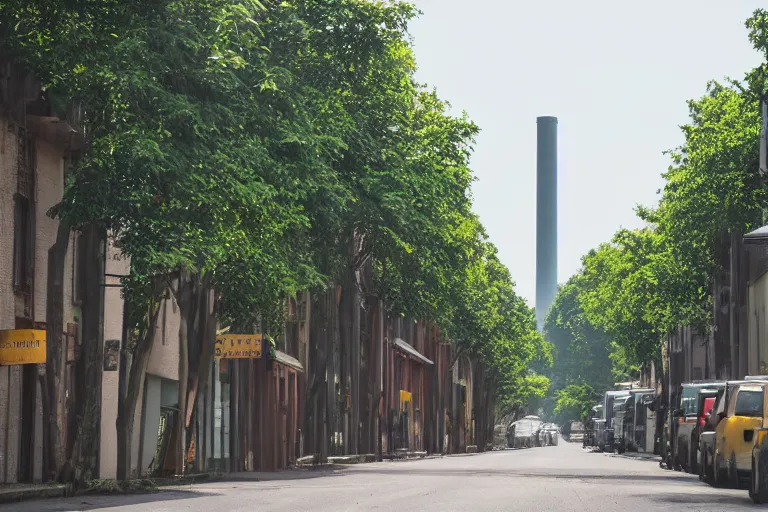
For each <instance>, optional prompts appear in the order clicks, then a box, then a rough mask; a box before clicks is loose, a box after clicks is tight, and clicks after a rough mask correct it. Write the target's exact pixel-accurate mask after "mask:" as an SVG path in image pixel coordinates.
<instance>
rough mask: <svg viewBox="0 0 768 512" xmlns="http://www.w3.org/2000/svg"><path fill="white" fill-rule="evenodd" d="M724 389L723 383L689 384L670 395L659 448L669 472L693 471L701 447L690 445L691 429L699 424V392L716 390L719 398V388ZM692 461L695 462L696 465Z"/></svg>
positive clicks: (672, 391)
mask: <svg viewBox="0 0 768 512" xmlns="http://www.w3.org/2000/svg"><path fill="white" fill-rule="evenodd" d="M722 386H723V383H722V382H711V381H707V382H687V383H684V384H680V386H679V388H677V389H674V390H671V391H670V404H669V409H668V410H667V413H666V417H665V421H664V432H663V433H662V443H661V447H660V448H661V454H662V460H663V461H664V462H665V465H666V467H667V469H675V470H677V471H683V470H686V471H690V470H691V469H693V467H694V466H695V460H696V457H697V454H696V447H697V446H698V445H697V444H694V445H692V444H691V433H692V432H691V429H692V428H693V427H694V426H695V424H696V423H697V421H698V416H697V412H698V400H699V391H700V390H701V389H714V390H715V394H716V393H717V389H718V387H722ZM687 422H690V424H688V423H687ZM681 424H682V425H683V428H682V430H681V428H680V427H681ZM691 447H693V449H692V448H691ZM691 459H693V460H694V463H693V464H692V463H691Z"/></svg>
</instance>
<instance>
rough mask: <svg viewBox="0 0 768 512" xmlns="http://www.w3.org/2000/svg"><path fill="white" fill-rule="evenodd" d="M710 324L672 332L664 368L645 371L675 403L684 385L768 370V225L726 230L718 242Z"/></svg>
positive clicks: (644, 380) (649, 382)
mask: <svg viewBox="0 0 768 512" xmlns="http://www.w3.org/2000/svg"><path fill="white" fill-rule="evenodd" d="M717 255H718V267H719V270H718V273H717V275H716V276H715V280H714V286H713V291H712V308H713V311H712V325H711V326H708V329H706V332H701V331H700V330H699V329H697V328H695V327H692V326H687V327H681V328H679V329H677V331H675V332H673V333H671V334H670V335H668V336H667V337H666V339H665V343H664V345H663V357H662V361H663V364H664V367H663V368H654V367H653V365H651V367H649V368H648V369H647V371H645V372H643V375H642V377H641V378H642V383H643V384H644V385H652V386H654V387H657V388H658V390H659V391H663V395H662V396H663V397H664V399H665V401H666V403H676V402H677V394H678V393H679V389H680V384H682V383H685V382H694V381H706V380H714V381H724V380H738V379H742V378H744V377H745V376H747V375H765V374H766V373H768V226H766V227H763V228H760V229H758V230H755V231H753V232H750V233H746V234H744V233H728V234H724V235H723V236H722V237H721V239H720V240H719V243H718V251H717Z"/></svg>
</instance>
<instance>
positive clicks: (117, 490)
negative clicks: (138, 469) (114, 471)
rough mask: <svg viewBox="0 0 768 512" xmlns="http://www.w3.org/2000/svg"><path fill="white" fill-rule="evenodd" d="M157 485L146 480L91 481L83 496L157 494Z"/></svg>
mask: <svg viewBox="0 0 768 512" xmlns="http://www.w3.org/2000/svg"><path fill="white" fill-rule="evenodd" d="M157 490H158V489H157V485H156V484H155V482H153V481H152V480H149V479H147V478H139V479H136V480H91V481H90V482H88V486H87V487H86V488H85V489H84V490H83V491H82V492H83V494H143V493H149V492H157Z"/></svg>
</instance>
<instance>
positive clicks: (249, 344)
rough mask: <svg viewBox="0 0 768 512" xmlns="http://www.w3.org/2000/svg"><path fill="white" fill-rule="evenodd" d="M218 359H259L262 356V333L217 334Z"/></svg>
mask: <svg viewBox="0 0 768 512" xmlns="http://www.w3.org/2000/svg"><path fill="white" fill-rule="evenodd" d="M213 355H214V357H216V359H257V358H259V357H261V334H223V335H221V336H216V346H215V348H214V352H213Z"/></svg>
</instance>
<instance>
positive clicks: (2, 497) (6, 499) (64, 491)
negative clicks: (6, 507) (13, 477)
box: [0, 484, 70, 504]
mask: <svg viewBox="0 0 768 512" xmlns="http://www.w3.org/2000/svg"><path fill="white" fill-rule="evenodd" d="M69 494H70V492H69V486H68V485H64V484H54V485H44V484H40V485H31V486H24V487H18V488H12V487H10V488H0V504H7V503H18V502H20V501H29V500H42V499H50V498H64V497H66V496H68V495H69Z"/></svg>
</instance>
